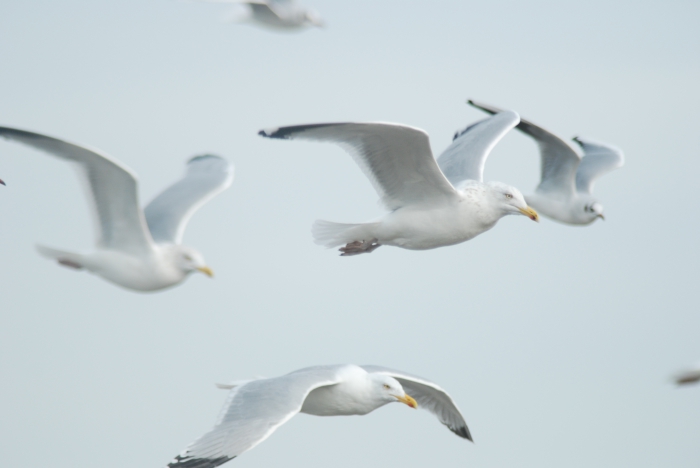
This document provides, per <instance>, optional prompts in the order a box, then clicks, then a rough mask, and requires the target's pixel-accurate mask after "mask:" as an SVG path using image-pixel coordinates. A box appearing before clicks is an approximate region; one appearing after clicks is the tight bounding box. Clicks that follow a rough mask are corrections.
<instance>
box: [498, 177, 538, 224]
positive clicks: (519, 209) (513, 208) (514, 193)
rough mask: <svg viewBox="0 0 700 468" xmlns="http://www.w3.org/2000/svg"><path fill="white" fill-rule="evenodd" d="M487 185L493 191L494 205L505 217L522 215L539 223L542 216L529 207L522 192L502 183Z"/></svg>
mask: <svg viewBox="0 0 700 468" xmlns="http://www.w3.org/2000/svg"><path fill="white" fill-rule="evenodd" d="M486 185H487V186H488V187H489V188H490V189H491V191H490V195H491V201H492V203H493V204H494V205H495V206H497V207H498V208H500V209H501V211H502V213H503V216H505V215H511V214H521V215H524V216H527V217H528V218H530V219H531V220H533V221H537V222H539V220H540V216H539V215H538V214H537V212H536V211H535V210H533V209H532V208H530V207H529V206H527V203H526V202H525V197H523V194H522V193H520V190H518V189H516V188H515V187H511V186H510V185H506V184H504V183H501V182H487V183H486Z"/></svg>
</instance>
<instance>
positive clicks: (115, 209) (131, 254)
mask: <svg viewBox="0 0 700 468" xmlns="http://www.w3.org/2000/svg"><path fill="white" fill-rule="evenodd" d="M0 136H2V137H5V138H7V139H8V140H13V141H17V142H19V143H23V144H25V145H28V146H31V147H33V148H36V149H38V150H42V151H45V152H47V153H49V154H51V155H53V156H56V157H58V158H61V159H65V160H67V161H71V162H73V163H75V164H76V166H77V167H78V169H79V173H80V175H81V176H82V179H84V181H85V182H86V186H87V187H88V189H89V190H88V194H89V196H88V199H89V202H90V205H91V206H92V208H93V210H92V211H93V217H94V219H95V221H96V223H95V224H96V226H97V228H98V235H97V242H96V244H97V245H96V250H95V251H94V252H93V253H89V254H79V253H73V252H66V251H62V250H57V249H53V248H50V247H44V246H37V248H38V250H39V252H40V253H41V254H43V255H44V256H46V257H48V258H53V259H56V260H57V261H58V263H60V264H61V265H64V266H67V267H71V268H75V269H82V268H85V269H86V270H88V271H90V272H91V273H94V274H96V275H99V276H101V277H102V278H104V279H106V280H108V281H111V282H113V283H116V284H118V285H119V286H122V287H124V288H127V289H133V290H137V291H156V290H159V289H164V288H168V287H171V286H175V285H177V284H179V283H180V282H182V281H183V280H184V279H185V278H186V277H187V276H188V275H189V274H190V273H192V272H194V271H199V272H202V273H204V274H205V275H207V276H213V273H212V271H211V269H210V268H209V267H208V266H206V264H205V263H204V259H203V258H202V255H201V254H200V253H199V252H197V251H196V250H194V249H192V248H190V247H186V246H184V245H182V244H181V241H182V236H183V234H184V231H185V226H186V225H187V222H188V221H189V219H190V217H191V216H192V214H193V213H194V212H195V211H196V210H197V209H198V208H199V207H201V206H202V205H203V204H204V203H206V202H207V201H209V200H210V199H211V198H213V197H214V196H215V195H216V194H218V193H220V192H222V191H223V190H225V189H226V188H228V186H229V185H231V182H232V180H233V166H232V165H231V164H229V163H228V162H226V161H225V160H224V159H222V158H220V157H218V156H212V155H205V156H196V157H194V158H192V159H191V160H190V161H189V162H188V163H187V171H186V173H185V176H184V177H183V178H182V179H181V180H179V181H178V182H176V183H175V184H173V185H172V186H170V187H169V188H167V189H166V190H165V191H163V192H162V193H161V194H160V195H158V196H157V197H156V198H155V199H153V201H151V203H150V204H148V206H146V208H145V210H141V208H140V207H139V199H138V190H137V180H136V175H135V174H134V173H133V172H132V171H131V170H130V169H129V168H127V167H126V166H123V165H122V164H120V163H119V162H117V161H116V160H114V159H112V158H110V157H109V156H107V155H106V154H103V153H101V152H99V151H97V150H93V149H89V148H86V147H83V146H78V145H75V144H72V143H68V142H66V141H63V140H59V139H56V138H52V137H49V136H45V135H40V134H38V133H32V132H27V131H24V130H17V129H14V128H8V127H0Z"/></svg>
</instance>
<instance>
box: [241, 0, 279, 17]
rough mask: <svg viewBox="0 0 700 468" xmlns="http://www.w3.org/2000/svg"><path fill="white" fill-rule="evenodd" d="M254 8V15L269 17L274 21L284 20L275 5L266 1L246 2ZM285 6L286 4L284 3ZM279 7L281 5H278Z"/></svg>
mask: <svg viewBox="0 0 700 468" xmlns="http://www.w3.org/2000/svg"><path fill="white" fill-rule="evenodd" d="M245 3H246V5H248V6H250V8H251V10H253V15H255V16H256V17H258V18H269V19H271V20H273V21H282V18H281V17H280V15H279V13H278V12H277V11H276V10H275V8H276V7H275V6H273V5H269V4H267V3H264V2H245ZM282 6H284V5H282ZM277 8H279V6H277Z"/></svg>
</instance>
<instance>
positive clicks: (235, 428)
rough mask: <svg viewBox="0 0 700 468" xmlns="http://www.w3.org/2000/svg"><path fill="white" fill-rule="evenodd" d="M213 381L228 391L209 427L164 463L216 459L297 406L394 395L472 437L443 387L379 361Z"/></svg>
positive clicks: (346, 407)
mask: <svg viewBox="0 0 700 468" xmlns="http://www.w3.org/2000/svg"><path fill="white" fill-rule="evenodd" d="M219 387H220V388H225V389H230V392H229V394H228V398H227V399H226V402H225V403H224V407H223V408H222V410H221V412H220V413H219V417H218V419H217V421H216V423H215V424H214V427H213V428H212V429H211V430H210V431H209V432H207V433H206V434H204V435H203V436H201V437H200V438H199V439H197V440H195V441H194V442H193V443H191V444H190V445H189V446H188V447H187V448H186V449H185V450H184V451H182V453H180V454H179V455H178V456H176V457H175V458H174V459H173V460H172V461H171V462H170V463H169V464H168V468H214V467H216V466H219V465H222V464H224V463H226V462H228V461H229V460H232V459H234V458H236V457H237V456H239V455H241V454H242V453H243V452H245V451H247V450H250V449H252V448H253V447H255V446H256V445H258V444H259V443H260V442H262V441H263V440H265V439H267V438H268V437H269V436H270V435H271V434H272V433H273V432H274V431H275V430H276V429H277V428H278V427H279V426H281V425H282V424H284V423H285V422H287V421H288V420H289V419H290V418H292V416H294V415H295V414H297V413H300V412H301V413H306V414H312V415H316V416H349V415H364V414H367V413H370V412H372V411H374V410H376V409H377V408H380V407H382V406H384V405H386V404H387V403H392V402H397V401H398V402H401V403H404V404H406V405H408V406H410V407H411V408H416V407H420V408H425V409H426V410H428V411H430V412H431V413H433V414H434V415H435V416H436V417H437V418H438V419H439V421H440V422H441V423H443V424H444V425H445V426H447V427H448V428H449V429H450V430H451V431H452V432H454V433H455V434H457V435H458V436H459V437H462V438H464V439H467V440H472V437H471V434H470V433H469V429H468V428H467V424H466V422H465V421H464V418H463V417H462V414H461V413H460V412H459V409H457V406H456V405H455V403H454V401H452V398H450V396H449V395H448V394H447V392H445V391H444V390H443V389H442V388H440V387H439V386H438V385H437V384H435V383H433V382H431V381H429V380H426V379H423V378H420V377H416V376H414V375H410V374H406V373H405V372H399V371H394V370H391V369H387V368H385V367H380V366H356V365H352V364H348V365H330V366H315V367H308V368H305V369H301V370H298V371H295V372H292V373H290V374H286V375H283V376H280V377H273V378H270V379H257V380H248V381H242V382H235V383H233V384H230V385H219ZM409 394H410V395H409Z"/></svg>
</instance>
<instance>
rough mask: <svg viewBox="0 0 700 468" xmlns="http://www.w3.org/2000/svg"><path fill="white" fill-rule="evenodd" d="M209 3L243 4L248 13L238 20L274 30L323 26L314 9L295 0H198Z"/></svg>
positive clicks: (237, 18)
mask: <svg viewBox="0 0 700 468" xmlns="http://www.w3.org/2000/svg"><path fill="white" fill-rule="evenodd" d="M200 1H205V2H209V3H229V4H236V5H244V6H246V7H247V8H248V12H247V13H248V14H247V15H246V16H243V17H236V18H235V20H236V21H238V22H244V21H250V22H252V23H254V24H257V25H260V26H263V27H267V28H270V29H275V30H287V31H289V30H296V29H303V28H307V27H314V26H315V27H319V28H320V27H323V26H324V23H323V20H322V19H321V17H320V16H319V15H318V13H316V12H315V11H314V10H311V9H309V8H306V7H304V6H302V5H300V4H299V3H298V2H297V1H296V0H261V1H255V0H200Z"/></svg>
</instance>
